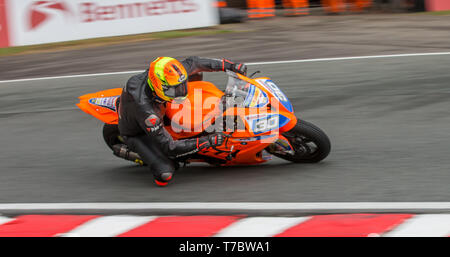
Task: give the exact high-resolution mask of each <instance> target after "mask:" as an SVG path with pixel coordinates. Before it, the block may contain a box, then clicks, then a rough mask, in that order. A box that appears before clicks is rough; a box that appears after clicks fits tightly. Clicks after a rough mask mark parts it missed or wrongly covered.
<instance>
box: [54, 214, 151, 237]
mask: <svg viewBox="0 0 450 257" xmlns="http://www.w3.org/2000/svg"><path fill="white" fill-rule="evenodd" d="M155 218H156V217H155V216H145V217H144V216H131V215H117V216H104V217H100V218H96V219H93V220H90V221H88V222H86V223H84V224H81V225H80V226H78V227H76V228H75V229H72V230H71V231H69V232H67V233H64V234H60V235H59V236H61V237H114V236H117V235H120V234H122V233H125V232H127V231H130V230H132V229H134V228H136V227H139V226H141V225H144V224H146V223H148V222H150V221H152V220H154V219H155Z"/></svg>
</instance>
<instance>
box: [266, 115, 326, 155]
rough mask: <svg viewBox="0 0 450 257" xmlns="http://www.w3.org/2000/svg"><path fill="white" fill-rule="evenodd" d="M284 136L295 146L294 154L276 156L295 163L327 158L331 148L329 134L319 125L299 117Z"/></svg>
mask: <svg viewBox="0 0 450 257" xmlns="http://www.w3.org/2000/svg"><path fill="white" fill-rule="evenodd" d="M283 136H284V137H286V138H287V139H288V140H289V143H290V144H291V146H292V147H293V148H294V151H295V153H294V154H293V155H291V154H286V155H284V154H283V155H281V154H276V153H274V155H275V156H277V157H280V158H282V159H285V160H288V161H291V162H295V163H316V162H320V161H322V160H323V159H325V158H326V157H327V156H328V154H329V153H330V150H331V143H330V139H329V138H328V136H327V135H326V134H325V133H324V132H323V131H322V130H321V129H320V128H318V127H317V126H315V125H314V124H312V123H309V122H307V121H304V120H300V119H297V124H296V125H295V127H294V128H292V129H291V130H289V131H288V132H284V133H283Z"/></svg>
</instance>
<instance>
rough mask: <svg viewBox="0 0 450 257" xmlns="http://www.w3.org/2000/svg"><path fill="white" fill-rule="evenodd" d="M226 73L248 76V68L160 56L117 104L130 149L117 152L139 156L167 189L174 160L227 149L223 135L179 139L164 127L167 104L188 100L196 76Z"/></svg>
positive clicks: (224, 62) (225, 62) (129, 84)
mask: <svg viewBox="0 0 450 257" xmlns="http://www.w3.org/2000/svg"><path fill="white" fill-rule="evenodd" d="M226 70H231V71H233V72H237V73H241V74H244V75H245V74H246V72H247V66H246V65H245V64H242V63H233V62H231V61H229V60H226V59H222V60H219V59H210V58H202V57H189V58H187V59H185V60H183V61H181V62H180V61H178V60H176V59H174V58H171V57H159V58H157V59H156V60H154V61H153V62H152V63H151V64H150V67H149V68H148V69H147V70H146V71H145V72H143V73H141V74H138V75H135V76H133V77H131V78H130V79H129V80H128V82H127V84H126V86H125V87H124V89H123V92H122V94H121V96H120V98H119V100H118V101H117V103H116V105H117V106H116V107H117V109H118V113H119V122H118V127H119V132H120V135H121V137H122V138H123V139H124V141H125V143H126V146H127V147H128V148H127V149H124V147H117V148H114V154H115V155H117V156H121V157H123V156H124V152H126V156H129V155H130V152H131V151H132V152H135V153H137V154H138V155H139V157H140V158H141V159H142V161H143V162H145V163H146V164H148V166H149V167H150V170H151V171H152V173H153V176H154V178H155V182H156V184H157V185H159V186H165V185H167V184H168V182H169V181H170V180H171V179H172V177H173V174H174V172H175V170H176V169H177V165H178V163H176V162H174V161H173V159H174V158H176V157H180V156H184V155H188V154H192V153H195V152H198V151H200V150H202V149H205V148H208V147H213V146H220V145H222V143H223V141H224V135H223V134H222V133H214V134H209V135H206V136H202V137H198V138H194V139H183V140H174V139H173V138H172V136H171V135H170V134H169V133H168V131H167V130H166V129H165V128H164V116H165V109H166V104H167V102H171V101H173V100H174V99H184V98H185V97H186V96H187V94H188V89H187V87H188V83H187V82H188V80H189V77H190V76H198V74H200V73H201V72H215V71H226Z"/></svg>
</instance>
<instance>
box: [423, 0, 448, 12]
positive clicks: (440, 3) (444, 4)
mask: <svg viewBox="0 0 450 257" xmlns="http://www.w3.org/2000/svg"><path fill="white" fill-rule="evenodd" d="M426 8H427V11H446V10H450V1H449V0H427V1H426Z"/></svg>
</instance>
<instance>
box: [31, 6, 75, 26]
mask: <svg viewBox="0 0 450 257" xmlns="http://www.w3.org/2000/svg"><path fill="white" fill-rule="evenodd" d="M56 15H61V16H63V17H67V16H69V15H71V12H70V10H69V7H68V6H67V5H66V4H65V3H64V2H63V1H56V0H51V1H38V2H33V3H32V4H31V5H30V7H29V8H28V14H27V17H28V22H27V23H28V24H27V29H28V30H34V29H37V28H38V27H40V26H42V25H43V24H45V22H49V21H50V20H52V19H54V16H56Z"/></svg>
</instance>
